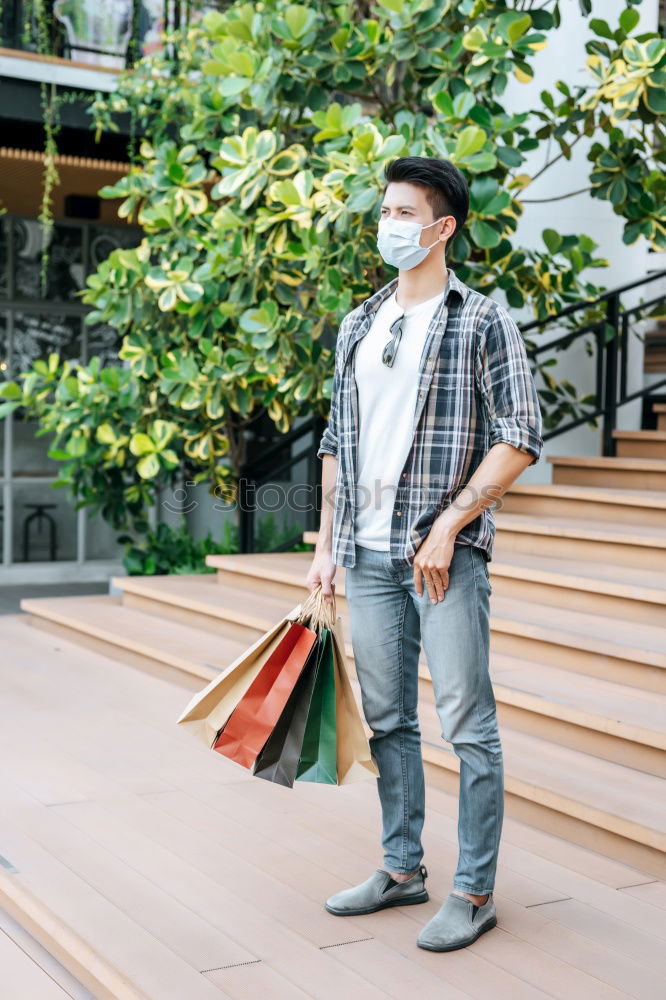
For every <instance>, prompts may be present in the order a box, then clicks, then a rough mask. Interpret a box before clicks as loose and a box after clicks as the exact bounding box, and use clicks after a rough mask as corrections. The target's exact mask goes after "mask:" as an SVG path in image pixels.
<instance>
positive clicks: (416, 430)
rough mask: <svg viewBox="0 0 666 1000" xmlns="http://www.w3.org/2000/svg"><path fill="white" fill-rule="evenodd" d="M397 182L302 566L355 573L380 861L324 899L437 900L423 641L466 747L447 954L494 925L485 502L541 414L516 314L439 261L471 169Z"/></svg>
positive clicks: (389, 185) (460, 213) (420, 169)
mask: <svg viewBox="0 0 666 1000" xmlns="http://www.w3.org/2000/svg"><path fill="white" fill-rule="evenodd" d="M385 176H386V187H385V192H384V197H383V200H382V203H381V209H380V219H379V224H378V235H377V246H378V249H379V252H380V254H381V256H382V258H383V259H384V261H385V262H386V263H387V264H389V265H392V266H394V267H396V268H398V277H397V278H394V279H393V280H392V281H390V282H389V283H388V284H387V285H385V286H384V287H383V288H381V289H380V290H379V291H378V292H376V293H375V294H374V295H372V296H370V297H369V298H368V299H366V300H365V301H364V302H362V303H361V305H359V306H358V307H357V308H355V309H354V310H352V311H351V312H350V313H348V314H347V315H346V316H345V318H344V319H343V321H342V324H341V327H340V330H339V334H338V340H337V345H336V357H335V373H334V378H333V390H332V398H331V410H330V417H329V422H328V426H327V427H326V430H325V432H324V435H323V437H322V439H321V443H320V446H319V450H318V452H317V454H318V456H319V457H322V459H323V472H322V488H323V495H324V502H323V506H322V515H321V527H320V531H319V536H318V542H317V545H316V549H315V554H314V558H313V562H312V565H311V568H310V571H309V573H308V576H307V586H308V587H309V588H310V589H314V588H315V587H317V586H319V585H320V584H321V587H322V592H323V594H324V596H325V598H326V600H332V595H333V592H334V588H335V584H334V583H333V577H334V575H335V570H336V565H340V566H343V567H345V593H346V598H347V601H348V604H349V615H350V627H351V638H352V646H353V650H354V658H355V662H356V671H357V676H358V680H359V684H360V687H361V698H362V705H363V711H364V714H365V717H366V719H367V722H368V725H369V726H370V728H371V730H372V734H373V735H372V737H371V739H370V747H371V750H372V753H373V755H374V757H375V760H376V762H377V765H378V769H379V778H378V779H377V787H378V792H379V797H380V802H381V807H382V818H383V831H382V844H383V849H384V868H378V869H377V870H376V871H375V873H374V874H373V875H371V876H370V877H369V878H368V879H367V880H366V881H365V882H363V883H362V884H361V885H358V886H355V887H353V888H351V889H345V890H343V891H341V892H338V893H337V894H336V895H334V896H332V897H331V898H330V899H329V900H327V902H326V904H325V906H326V909H327V910H328V911H329V912H330V913H334V914H336V915H340V916H344V915H354V916H355V915H357V914H361V913H371V912H375V911H376V910H380V909H383V908H384V907H388V906H397V905H407V904H415V903H421V902H425V901H426V900H427V899H428V893H427V890H426V888H425V879H426V878H427V876H428V872H427V870H426V868H425V866H424V865H422V864H421V860H422V857H423V846H422V843H421V832H422V828H423V822H424V816H425V783H424V772H423V760H422V756H421V742H420V730H419V723H418V713H417V700H418V660H419V654H420V648H421V643H422V644H423V648H424V652H425V656H426V660H427V664H428V669H429V672H430V675H431V678H432V685H433V691H434V696H435V705H436V710H437V714H438V718H439V722H440V725H441V731H442V736H443V738H444V739H445V740H447V741H449V742H450V743H451V744H452V746H453V749H454V752H455V754H456V755H457V756H458V758H459V760H460V792H459V819H458V844H459V856H458V864H457V868H456V871H455V874H454V878H453V890H452V892H451V893H450V894H449V896H448V897H447V899H446V900H445V902H444V903H443V905H442V906H441V908H440V910H439V911H438V913H437V914H436V915H435V916H434V917H433V918H432V920H430V921H429V923H428V924H426V926H425V927H424V928H423V929H422V931H421V934H420V935H419V937H418V940H417V943H418V945H419V946H420V947H423V948H428V949H431V950H434V951H451V950H453V949H456V948H462V947H465V946H467V945H469V944H471V943H472V941H475V940H476V938H477V937H478V936H479V935H480V934H482V933H484V932H485V931H487V930H489V929H490V928H491V927H494V926H495V925H496V923H497V917H496V913H495V905H494V900H493V890H494V883H495V874H496V868H497V856H498V850H499V842H500V835H501V830H502V822H503V807H504V769H503V757H502V747H501V743H500V737H499V732H498V727H497V717H496V706H495V698H494V693H493V688H492V684H491V680H490V672H489V639H490V625H489V596H490V594H491V592H492V590H491V585H490V582H489V575H488V569H487V563H488V562H489V561H490V560H491V558H492V547H493V541H494V535H495V524H494V519H493V512H492V509H491V504H492V503H493V502H495V501H496V500H498V499H499V498H500V497H501V496H502V495H503V494H504V492H505V491H506V490H507V489H508V488H509V487H510V486H511V484H512V483H513V482H514V480H515V479H516V478H517V477H518V476H519V475H520V474H521V472H523V470H524V469H525V468H526V467H527V466H528V465H532V464H534V463H535V462H536V461H537V460H538V458H539V455H540V452H541V448H542V445H543V440H542V437H541V432H542V422H541V414H540V410H539V401H538V396H537V392H536V388H535V385H534V381H533V378H532V374H531V371H530V367H529V364H528V360H527V355H526V351H525V344H524V341H523V339H522V336H521V334H520V332H519V330H518V328H517V327H516V325H515V323H514V322H513V320H512V319H511V317H510V316H509V314H508V313H507V311H506V310H505V309H504V308H503V307H502V306H501V305H500V304H499V303H497V302H495V301H493V300H492V299H490V298H488V297H487V296H485V295H483V294H482V293H480V292H477V291H475V290H473V289H472V288H470V287H469V286H467V285H466V284H465V283H464V282H462V281H461V280H460V279H459V278H458V277H457V276H456V274H455V272H454V271H453V270H452V269H451V268H449V267H447V265H446V259H445V258H446V247H447V244H448V242H449V241H450V240H451V239H452V237H453V236H454V235H455V234H456V233H457V232H458V231H459V230H460V228H461V227H462V226H463V224H464V222H465V220H466V218H467V214H468V209H469V192H468V188H467V184H466V182H465V178H464V176H463V175H462V173H461V172H460V171H459V170H458V169H457V167H455V166H454V165H453V164H452V163H450V162H449V161H446V160H439V159H435V158H426V157H418V156H414V157H402V158H400V159H397V160H394V161H393V162H392V163H391V164H389V165H388V167H387V169H386V171H385ZM332 497H334V500H333V501H332V500H331V498H332Z"/></svg>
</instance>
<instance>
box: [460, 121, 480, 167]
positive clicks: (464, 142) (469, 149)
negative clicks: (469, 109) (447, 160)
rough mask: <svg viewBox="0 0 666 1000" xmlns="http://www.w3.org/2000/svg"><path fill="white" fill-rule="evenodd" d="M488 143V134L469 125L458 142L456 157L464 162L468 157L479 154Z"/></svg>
mask: <svg viewBox="0 0 666 1000" xmlns="http://www.w3.org/2000/svg"><path fill="white" fill-rule="evenodd" d="M485 141H486V133H485V132H484V131H483V129H480V128H477V126H476V125H468V126H467V128H464V129H463V130H462V132H461V133H460V135H459V136H458V141H457V142H456V148H455V154H454V155H455V157H456V159H457V160H463V159H464V158H465V157H466V156H471V155H472V154H473V153H478V151H479V150H480V149H481V147H482V146H483V144H484V143H485Z"/></svg>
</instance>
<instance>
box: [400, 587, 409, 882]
mask: <svg viewBox="0 0 666 1000" xmlns="http://www.w3.org/2000/svg"><path fill="white" fill-rule="evenodd" d="M408 600H409V594H405V597H404V599H403V602H402V607H401V609H400V624H399V627H398V664H399V666H398V715H399V719H400V766H401V769H402V795H403V809H402V859H401V865H400V868H401V870H403V871H404V869H405V868H406V867H407V831H408V829H409V773H408V767H407V748H406V746H405V664H404V656H403V639H404V623H405V611H406V610H407V601H408Z"/></svg>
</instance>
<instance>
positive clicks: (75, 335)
mask: <svg viewBox="0 0 666 1000" xmlns="http://www.w3.org/2000/svg"><path fill="white" fill-rule="evenodd" d="M81 322H82V320H81V317H80V316H57V315H54V314H53V313H47V312H40V313H33V312H16V313H14V349H13V351H12V369H13V371H14V374H15V375H16V374H18V373H19V372H24V371H26V370H27V369H28V368H30V367H31V365H32V363H33V361H36V360H37V358H42V359H44V360H46V359H48V356H49V354H50V353H51V352H52V351H57V352H58V354H59V355H60V357H61V358H69V359H71V360H73V361H79V360H81Z"/></svg>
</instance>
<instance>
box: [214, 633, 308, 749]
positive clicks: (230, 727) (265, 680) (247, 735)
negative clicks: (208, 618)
mask: <svg viewBox="0 0 666 1000" xmlns="http://www.w3.org/2000/svg"><path fill="white" fill-rule="evenodd" d="M316 639H317V634H316V633H315V632H313V631H312V629H309V628H306V627H305V626H304V625H300V624H299V623H298V622H292V624H291V625H290V626H289V629H288V631H287V633H286V634H285V636H284V637H283V639H282V640H281V642H280V643H279V644H278V646H277V647H276V648H275V650H274V651H273V652H272V653H271V655H270V656H269V658H268V659H267V660H266V663H265V664H264V666H263V667H262V668H261V670H260V672H259V673H258V674H257V676H256V677H255V679H254V680H253V682H252V684H251V685H250V687H249V688H248V690H247V691H246V693H245V694H244V695H243V697H242V698H241V700H240V701H239V703H238V705H237V706H236V708H235V709H234V711H233V712H232V713H231V715H230V716H229V719H228V720H227V723H226V725H225V726H224V728H223V729H222V730H221V732H220V733H219V735H218V737H217V739H216V740H215V742H214V743H213V750H216V751H217V752H218V753H221V754H223V755H224V756H225V757H229V758H230V760H235V761H236V762H237V763H238V764H241V765H242V766H243V767H247V768H251V767H253V766H254V763H255V761H256V759H257V757H258V756H259V754H260V753H261V751H262V749H263V747H264V745H265V743H266V741H267V740H268V737H269V736H270V734H271V732H272V730H273V727H274V726H275V724H276V723H277V721H278V719H279V718H280V716H281V714H282V712H283V710H284V708H285V705H286V704H287V701H288V699H289V695H290V694H291V692H292V691H293V689H294V686H295V684H296V682H297V681H298V678H299V677H300V675H301V672H302V671H303V668H304V666H305V663H306V661H307V659H308V656H309V654H310V650H311V649H312V647H313V645H314V643H315V641H316Z"/></svg>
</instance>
